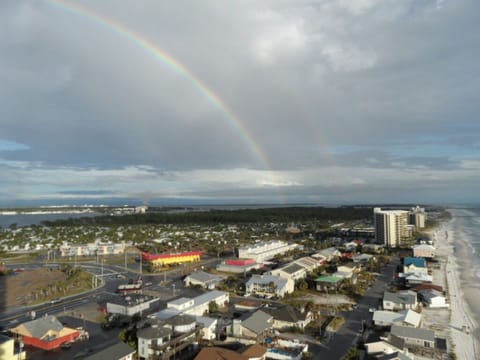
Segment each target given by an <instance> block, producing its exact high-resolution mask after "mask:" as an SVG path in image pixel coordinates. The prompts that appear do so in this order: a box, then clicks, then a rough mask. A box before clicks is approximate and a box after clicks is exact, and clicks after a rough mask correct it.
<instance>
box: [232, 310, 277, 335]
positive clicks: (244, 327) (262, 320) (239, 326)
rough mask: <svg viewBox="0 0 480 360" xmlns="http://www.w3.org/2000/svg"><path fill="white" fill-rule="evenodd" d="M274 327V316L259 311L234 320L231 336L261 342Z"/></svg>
mask: <svg viewBox="0 0 480 360" xmlns="http://www.w3.org/2000/svg"><path fill="white" fill-rule="evenodd" d="M272 327H273V316H272V315H270V314H267V313H265V312H263V311H262V310H257V311H255V312H254V313H253V314H248V313H247V314H244V315H243V316H241V317H239V318H237V319H233V323H232V325H231V327H230V334H231V336H233V337H235V338H249V339H253V340H255V341H259V340H261V339H262V338H263V335H264V333H265V332H266V331H267V330H269V329H271V328H272Z"/></svg>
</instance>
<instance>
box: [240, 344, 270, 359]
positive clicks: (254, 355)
mask: <svg viewBox="0 0 480 360" xmlns="http://www.w3.org/2000/svg"><path fill="white" fill-rule="evenodd" d="M242 355H243V356H245V357H247V358H248V360H265V359H266V358H267V348H266V347H264V346H262V345H259V344H253V345H250V346H249V347H248V348H247V349H246V350H245V351H244V352H243V353H242Z"/></svg>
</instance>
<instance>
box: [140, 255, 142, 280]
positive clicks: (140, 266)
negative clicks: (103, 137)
mask: <svg viewBox="0 0 480 360" xmlns="http://www.w3.org/2000/svg"><path fill="white" fill-rule="evenodd" d="M140 275H142V254H140Z"/></svg>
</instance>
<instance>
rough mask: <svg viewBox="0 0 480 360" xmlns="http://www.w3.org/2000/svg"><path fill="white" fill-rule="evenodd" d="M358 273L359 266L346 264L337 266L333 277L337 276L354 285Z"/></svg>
mask: <svg viewBox="0 0 480 360" xmlns="http://www.w3.org/2000/svg"><path fill="white" fill-rule="evenodd" d="M359 272H360V266H359V265H358V264H353V263H347V264H344V265H340V266H337V271H336V272H335V273H333V276H337V277H340V278H343V279H350V281H351V282H352V284H356V282H357V275H358V273H359Z"/></svg>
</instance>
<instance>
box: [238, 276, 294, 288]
mask: <svg viewBox="0 0 480 360" xmlns="http://www.w3.org/2000/svg"><path fill="white" fill-rule="evenodd" d="M270 282H273V283H274V284H275V285H276V286H277V288H278V289H282V288H283V287H285V286H287V283H288V280H287V279H284V278H281V277H280V276H275V275H253V276H252V277H251V278H250V279H249V280H248V281H247V286H250V285H251V284H260V285H267V284H269V283H270Z"/></svg>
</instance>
